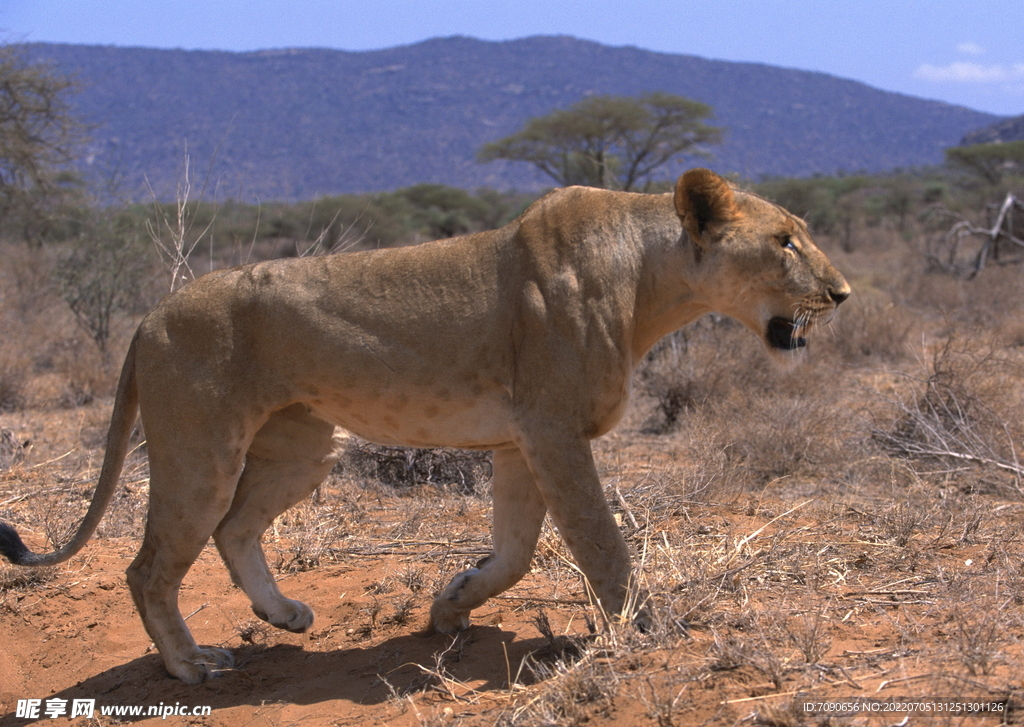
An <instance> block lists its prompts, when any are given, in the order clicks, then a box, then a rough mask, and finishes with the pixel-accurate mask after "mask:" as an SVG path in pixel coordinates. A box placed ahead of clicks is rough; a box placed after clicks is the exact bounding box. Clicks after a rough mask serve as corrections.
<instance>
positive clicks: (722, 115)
mask: <svg viewBox="0 0 1024 727" xmlns="http://www.w3.org/2000/svg"><path fill="white" fill-rule="evenodd" d="M25 48H26V49H27V50H28V52H29V53H30V55H31V57H33V58H35V59H39V60H46V61H49V62H52V63H54V64H55V65H56V67H57V68H58V69H59V70H61V71H62V72H65V73H69V74H71V75H74V76H75V77H77V78H78V79H79V82H80V84H81V90H80V92H79V94H78V95H77V97H76V98H75V99H74V104H75V107H76V109H77V110H78V112H79V113H80V114H81V115H82V116H83V118H85V119H86V120H87V121H88V122H89V123H90V124H92V125H93V127H94V128H93V133H92V143H91V144H90V145H89V149H88V154H87V156H86V160H85V162H84V165H85V168H86V169H87V170H88V172H89V173H90V174H91V175H93V176H96V177H100V178H109V177H111V176H114V175H116V176H117V177H118V178H119V179H120V181H121V188H122V190H123V192H124V194H125V195H127V196H128V197H130V198H134V199H145V198H148V197H149V188H150V187H152V189H153V190H154V191H155V192H156V193H157V194H158V195H159V196H161V197H173V195H174V194H175V190H176V188H177V185H178V183H179V181H180V179H181V174H182V171H181V170H182V166H183V160H184V158H185V154H186V150H187V151H188V153H189V155H190V156H191V160H192V162H191V165H192V169H193V170H194V171H196V176H202V175H205V174H206V173H207V171H209V172H210V176H211V179H213V180H214V181H215V183H216V185H217V187H218V194H220V195H224V196H227V197H234V198H240V199H242V200H243V201H252V200H253V199H263V200H270V199H282V200H289V199H307V198H311V197H315V196H318V195H324V194H335V193H343V192H367V191H378V190H388V189H395V188H398V187H403V186H409V185H412V184H416V183H421V182H434V183H442V184H450V185H453V186H458V187H462V188H466V189H472V188H476V187H481V186H490V187H495V188H499V189H509V188H518V189H524V190H525V189H536V188H540V187H544V186H549V185H550V181H549V180H547V179H546V178H544V177H542V176H540V175H539V174H538V173H536V172H535V171H534V170H533V169H532V168H531V167H529V166H528V165H525V164H509V163H503V162H498V163H492V164H487V165H481V164H478V163H477V162H476V161H475V154H476V151H477V150H478V149H479V148H480V147H481V146H482V145H483V144H484V143H486V142H488V141H493V140H495V139H497V138H500V137H502V136H505V135H507V134H509V133H512V132H513V131H515V130H517V129H518V128H519V127H520V126H521V125H522V123H523V122H524V121H525V120H526V119H528V118H530V117H533V116H537V115H540V114H543V113H547V112H549V111H551V110H552V109H554V108H558V107H564V106H567V105H569V104H571V103H573V102H575V101H578V100H579V99H581V98H583V97H584V96H585V95H588V94H621V95H636V94H640V93H645V92H649V91H667V92H669V93H678V94H681V95H683V96H688V97H690V98H695V99H697V100H699V101H703V102H704V103H707V104H709V105H711V106H712V107H713V108H714V110H715V114H716V116H715V119H714V120H713V121H712V123H715V124H717V125H719V126H723V127H725V129H726V133H725V141H724V143H723V144H722V145H720V146H718V147H715V148H714V150H713V151H714V154H715V156H714V158H713V159H712V160H711V162H710V164H709V166H711V167H712V168H713V169H715V170H716V171H719V172H723V173H738V174H740V175H742V176H745V177H749V178H758V177H761V176H778V175H786V176H809V175H813V174H832V173H837V172H842V171H845V172H855V171H862V170H863V171H871V172H874V171H884V170H887V169H893V168H897V167H912V166H920V165H927V164H933V163H940V162H941V161H942V150H943V148H945V147H948V146H954V145H956V144H957V143H958V142H959V141H960V140H961V139H962V138H963V137H964V135H965V134H967V133H969V132H971V131H973V130H975V129H978V128H980V127H983V126H988V125H991V124H993V123H994V122H997V121H999V120H1000V117H997V116H993V115H991V114H986V113H983V112H979V111H974V110H972V109H967V108H963V107H958V106H953V105H950V104H946V103H943V102H939V101H929V100H926V99H918V98H914V97H911V96H904V95H901V94H897V93H891V92H887V91H881V90H878V89H874V88H871V87H870V86H867V85H866V84H863V83H860V82H857V81H852V80H849V79H843V78H838V77H836V76H831V75H828V74H825V73H821V72H815V71H802V70H798V69H791V68H781V67H777V66H769V65H766V64H759V63H746V62H735V61H720V60H710V59H707V58H701V57H698V56H692V55H681V54H671V53H664V52H657V51H647V50H643V49H640V48H637V47H634V46H616V47H612V46H607V45H603V44H601V43H597V42H594V41H587V40H580V39H577V38H574V37H572V36H564V35H560V36H530V37H527V38H521V39H517V40H509V41H485V40H479V39H476V38H471V37H468V36H452V37H446V38H431V39H428V40H425V41H421V42H418V43H413V44H410V45H404V46H396V47H393V48H386V49H382V50H372V51H344V50H333V49H329V48H281V49H266V50H259V51H249V52H242V53H239V52H230V51H205V50H169V49H152V48H137V47H135V48H127V47H119V46H83V45H66V44H28V45H26V46H25ZM702 163H703V162H702ZM683 166H686V163H685V162H683V163H681V164H680V165H678V166H677V167H676V168H674V169H667V170H666V176H668V175H671V174H674V173H676V172H678V171H679V169H680V168H682V167H683Z"/></svg>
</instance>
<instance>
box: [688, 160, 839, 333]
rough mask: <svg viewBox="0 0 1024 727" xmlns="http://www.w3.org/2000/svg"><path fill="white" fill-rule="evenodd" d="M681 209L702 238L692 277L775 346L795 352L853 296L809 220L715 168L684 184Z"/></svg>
mask: <svg viewBox="0 0 1024 727" xmlns="http://www.w3.org/2000/svg"><path fill="white" fill-rule="evenodd" d="M675 205H676V212H677V213H678V214H679V217H680V219H681V220H682V222H683V227H684V229H685V230H686V233H687V234H688V235H689V237H690V239H691V240H692V241H693V243H694V245H695V255H696V257H697V258H698V260H697V262H698V265H697V269H698V271H699V274H698V276H697V278H696V279H694V280H692V281H691V282H693V283H695V284H696V285H698V286H700V287H701V292H702V294H703V295H704V296H706V298H707V299H708V300H709V301H710V302H711V304H712V307H713V308H714V310H716V311H718V312H720V313H724V314H726V315H729V316H731V317H733V318H735V319H737V320H739V321H740V322H742V323H743V324H744V325H746V326H747V327H748V328H750V330H752V331H754V333H756V334H757V335H758V336H759V337H761V339H762V340H763V341H764V342H765V344H766V345H767V346H768V347H769V349H771V350H773V351H795V350H797V349H799V348H802V347H803V346H804V345H806V343H807V334H808V332H809V331H810V330H811V329H812V328H813V327H814V326H815V325H818V324H820V323H823V322H827V321H828V320H829V318H830V316H831V314H832V313H833V311H835V309H836V306H838V305H839V304H840V303H842V302H843V301H844V300H846V298H847V297H849V295H850V285H849V284H848V283H847V282H846V280H845V278H843V276H842V275H841V274H840V273H839V271H838V270H836V269H835V268H834V267H832V264H831V263H830V262H829V261H828V258H827V257H826V256H825V254H824V253H823V252H821V250H819V249H818V248H817V246H816V245H815V244H814V242H813V241H812V240H811V236H810V233H809V232H808V230H807V225H806V224H804V222H803V220H801V219H800V218H798V217H796V216H795V215H792V214H790V213H789V212H787V211H786V210H784V209H782V208H781V207H779V206H777V205H775V204H772V203H771V202H769V201H768V200H766V199H763V198H761V197H759V196H757V195H756V194H753V193H751V192H745V191H741V190H739V189H736V188H735V187H733V186H732V185H731V184H729V183H728V182H727V181H726V180H725V179H723V178H722V177H720V176H718V175H717V174H715V173H713V172H711V171H708V170H707V169H692V170H690V171H689V172H687V173H686V174H684V175H683V176H682V177H680V178H679V182H678V183H677V185H676V192H675Z"/></svg>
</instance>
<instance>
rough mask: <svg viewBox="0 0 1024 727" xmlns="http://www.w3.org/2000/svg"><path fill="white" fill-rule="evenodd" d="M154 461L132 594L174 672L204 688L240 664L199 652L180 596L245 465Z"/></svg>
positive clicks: (160, 453)
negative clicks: (183, 615) (182, 607)
mask: <svg viewBox="0 0 1024 727" xmlns="http://www.w3.org/2000/svg"><path fill="white" fill-rule="evenodd" d="M151 439H152V437H151ZM149 461H150V497H149V516H148V518H147V520H146V532H145V536H144V538H143V541H142V547H141V548H140V549H139V553H138V555H137V556H136V557H135V560H133V561H132V564H131V565H130V566H129V567H128V573H127V575H128V587H129V589H130V590H131V594H132V599H133V600H134V601H135V605H136V608H138V611H139V615H140V616H141V617H142V623H143V625H144V626H145V627H146V632H147V633H148V634H149V636H150V638H152V639H153V642H154V643H155V644H156V646H157V649H159V651H160V656H161V657H162V658H163V660H164V664H165V666H166V667H167V671H168V672H170V674H171V675H172V676H175V677H177V678H178V679H181V680H182V681H183V682H185V683H187V684H198V683H199V682H202V681H204V680H206V679H207V678H209V677H211V676H215V675H216V674H217V673H218V672H219V671H221V670H223V669H226V668H230V667H231V666H232V664H233V659H232V656H231V653H230V652H228V651H225V650H224V649H214V648H206V649H204V648H200V647H199V646H197V645H196V642H195V639H193V638H192V634H191V633H190V632H189V629H188V626H186V625H185V621H184V619H183V618H182V617H181V612H180V611H179V610H178V589H179V588H180V586H181V582H182V579H183V578H184V577H185V574H186V573H187V572H188V570H189V568H190V567H191V566H192V564H193V563H194V562H195V560H196V558H198V557H199V554H200V552H202V550H203V548H204V547H205V546H206V544H207V542H209V540H210V536H211V535H212V534H213V531H214V529H215V528H216V526H217V523H218V522H219V521H220V520H221V518H222V517H223V516H224V513H226V512H227V510H228V507H229V506H230V504H231V493H233V492H234V489H235V483H236V482H237V481H238V476H239V474H240V471H241V458H240V457H238V458H237V462H236V461H233V460H232V458H230V456H229V455H228V456H226V455H222V454H216V453H213V452H212V450H211V452H207V453H206V455H205V456H204V455H203V454H202V453H196V452H193V453H191V454H190V456H188V457H183V456H180V453H179V452H176V451H174V452H167V451H165V450H164V449H163V448H161V447H157V446H151V447H150V451H149Z"/></svg>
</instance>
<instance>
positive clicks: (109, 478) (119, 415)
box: [0, 335, 139, 566]
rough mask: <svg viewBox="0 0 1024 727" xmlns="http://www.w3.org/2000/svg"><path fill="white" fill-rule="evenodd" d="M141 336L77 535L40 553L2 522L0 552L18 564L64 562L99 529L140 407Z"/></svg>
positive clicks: (130, 356) (129, 362) (132, 350)
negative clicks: (138, 355) (137, 374)
mask: <svg viewBox="0 0 1024 727" xmlns="http://www.w3.org/2000/svg"><path fill="white" fill-rule="evenodd" d="M137 340H138V336H137V335H136V337H135V338H134V339H132V344H131V346H129V347H128V355H127V356H126V357H125V360H124V367H122V369H121V379H120V380H119V381H118V384H117V395H116V396H115V397H114V413H113V415H112V416H111V418H110V430H109V431H108V432H107V450H106V454H105V456H104V458H103V468H102V469H101V470H100V479H99V481H98V482H97V483H96V491H95V492H94V493H93V496H92V503H91V504H90V505H89V510H88V512H86V513H85V517H84V518H83V519H82V522H81V524H80V525H79V526H78V532H76V533H75V536H74V537H73V538H71V540H70V541H69V542H68V543H67V544H66V545H65V546H64V547H63V548H61V549H60V550H55V551H54V552H52V553H43V554H37V553H33V552H32V551H30V550H29V549H28V548H27V547H26V546H25V543H23V542H22V540H21V538H20V537H19V536H18V533H17V532H16V531H15V530H14V528H12V527H11V526H10V525H7V524H6V523H2V522H0V553H2V554H3V555H4V557H5V558H7V560H9V561H11V562H12V563H14V564H15V565H26V566H43V565H54V564H55V563H63V562H64V561H65V560H67V559H68V558H70V557H72V556H73V555H75V553H77V552H78V551H80V550H81V549H82V548H83V547H85V544H86V543H87V542H88V541H89V538H91V537H92V534H93V533H94V532H95V531H96V527H97V526H98V525H99V524H100V519H101V518H102V517H103V513H104V512H105V511H106V509H107V505H109V504H110V500H111V498H112V497H113V496H114V490H115V489H116V488H117V482H118V479H119V478H120V476H121V468H122V467H123V466H124V459H125V457H126V456H127V455H128V447H129V439H130V438H131V433H132V427H133V426H134V425H135V417H136V414H137V413H138V408H139V392H138V387H137V386H136V381H135V344H136V341H137Z"/></svg>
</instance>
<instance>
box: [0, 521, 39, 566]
mask: <svg viewBox="0 0 1024 727" xmlns="http://www.w3.org/2000/svg"><path fill="white" fill-rule="evenodd" d="M0 553H2V554H3V556H4V557H5V558H7V560H9V561H11V562H12V563H14V565H26V558H28V557H30V556H31V555H32V554H31V552H30V551H29V549H28V548H26V547H25V543H23V542H22V541H21V536H20V535H18V533H17V532H16V531H15V530H14V528H12V527H11V526H10V525H8V524H7V523H0Z"/></svg>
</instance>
